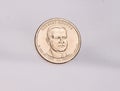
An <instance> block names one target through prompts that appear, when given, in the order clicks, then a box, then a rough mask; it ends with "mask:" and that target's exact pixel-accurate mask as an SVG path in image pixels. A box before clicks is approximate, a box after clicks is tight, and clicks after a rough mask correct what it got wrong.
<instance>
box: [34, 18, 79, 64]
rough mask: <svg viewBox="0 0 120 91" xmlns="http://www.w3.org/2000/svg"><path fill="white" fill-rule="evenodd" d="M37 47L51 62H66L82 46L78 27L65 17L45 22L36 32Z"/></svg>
mask: <svg viewBox="0 0 120 91" xmlns="http://www.w3.org/2000/svg"><path fill="white" fill-rule="evenodd" d="M34 42H35V47H36V50H37V52H38V53H39V54H40V56H41V57H43V58H44V59H45V60H47V61H49V62H51V63H57V64H60V63H66V62H68V61H70V60H72V59H73V58H74V57H75V56H76V55H77V54H78V52H79V50H80V47H81V36H80V32H79V30H78V29H77V27H76V26H75V25H74V24H73V23H71V22H70V21H68V20H66V19H63V18H52V19H49V20H47V21H45V22H43V23H42V24H41V25H40V26H39V28H38V29H37V31H36V33H35V39H34Z"/></svg>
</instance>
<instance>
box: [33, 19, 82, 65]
mask: <svg viewBox="0 0 120 91" xmlns="http://www.w3.org/2000/svg"><path fill="white" fill-rule="evenodd" d="M52 20H63V21H65V22H67V23H69V24H70V25H71V26H73V27H74V29H75V31H76V33H77V35H78V42H79V43H78V44H79V45H78V46H79V48H78V50H77V52H76V54H75V55H74V56H73V57H72V58H71V59H69V60H68V61H65V62H58V63H57V62H52V61H49V60H48V59H46V58H45V57H44V56H43V55H41V54H40V52H39V50H38V48H37V45H36V36H37V34H38V31H40V30H39V28H40V27H41V26H43V25H44V24H45V23H47V22H49V21H52ZM81 42H82V41H81V34H80V32H79V30H78V28H77V27H76V26H75V25H74V24H73V23H72V22H71V21H69V20H66V19H64V18H50V19H47V20H46V21H44V22H43V23H42V24H41V25H40V26H39V27H38V29H37V31H36V32H35V37H34V44H35V48H36V50H37V52H38V54H39V55H40V56H41V57H42V58H43V59H45V60H46V61H48V62H50V63H53V64H64V63H67V62H69V61H71V60H72V59H74V58H75V57H76V56H77V54H78V53H79V51H80V48H81Z"/></svg>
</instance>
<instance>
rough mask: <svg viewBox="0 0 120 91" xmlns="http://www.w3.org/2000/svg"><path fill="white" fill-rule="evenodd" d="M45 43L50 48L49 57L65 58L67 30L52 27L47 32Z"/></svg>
mask: <svg viewBox="0 0 120 91" xmlns="http://www.w3.org/2000/svg"><path fill="white" fill-rule="evenodd" d="M46 41H47V43H48V45H49V47H50V49H49V55H50V56H52V57H54V58H63V57H66V56H67V54H66V50H67V47H68V40H67V30H66V28H64V27H52V28H48V30H47V38H46Z"/></svg>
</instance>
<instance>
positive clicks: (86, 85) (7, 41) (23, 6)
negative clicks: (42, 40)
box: [0, 0, 120, 91]
mask: <svg viewBox="0 0 120 91" xmlns="http://www.w3.org/2000/svg"><path fill="white" fill-rule="evenodd" d="M54 17H60V18H65V19H68V20H70V21H71V22H73V23H74V24H75V25H76V26H77V28H78V29H79V31H80V33H81V37H82V47H81V50H80V52H79V54H78V55H77V56H76V58H75V59H73V60H72V61H70V62H68V63H66V64H62V65H56V64H51V63H49V62H47V61H45V60H44V59H42V58H41V57H40V56H39V55H38V53H37V51H36V49H35V46H34V35H35V32H36V30H37V28H38V27H39V25H40V24H41V23H42V22H44V21H45V20H47V19H49V18H54ZM0 91H120V1H119V0H113V1H111V0H0Z"/></svg>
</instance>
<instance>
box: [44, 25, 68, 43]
mask: <svg viewBox="0 0 120 91" xmlns="http://www.w3.org/2000/svg"><path fill="white" fill-rule="evenodd" d="M56 28H57V29H64V30H65V32H66V35H67V30H66V28H64V27H53V28H48V31H47V38H46V41H47V42H48V43H49V39H50V37H52V33H53V32H52V30H53V29H56Z"/></svg>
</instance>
